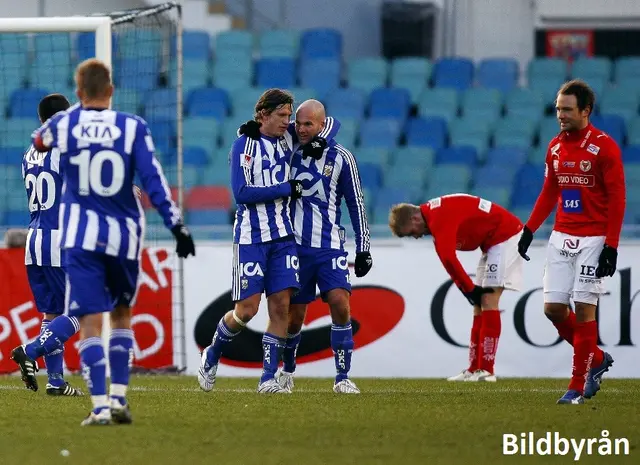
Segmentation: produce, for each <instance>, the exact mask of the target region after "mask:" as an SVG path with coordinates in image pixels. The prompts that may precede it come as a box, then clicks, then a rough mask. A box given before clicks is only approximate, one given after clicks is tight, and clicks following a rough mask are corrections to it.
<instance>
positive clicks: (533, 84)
mask: <svg viewBox="0 0 640 465" xmlns="http://www.w3.org/2000/svg"><path fill="white" fill-rule="evenodd" d="M564 82H565V80H564V79H553V78H544V77H543V78H540V77H535V78H531V79H530V80H529V89H531V91H533V92H535V93H536V94H538V95H540V97H541V98H542V103H543V105H544V106H546V107H555V102H556V96H557V95H558V89H560V87H561V86H562V84H564Z"/></svg>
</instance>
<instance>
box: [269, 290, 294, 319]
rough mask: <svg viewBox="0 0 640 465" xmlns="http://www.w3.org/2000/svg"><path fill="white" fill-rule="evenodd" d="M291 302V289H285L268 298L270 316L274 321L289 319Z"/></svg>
mask: <svg viewBox="0 0 640 465" xmlns="http://www.w3.org/2000/svg"><path fill="white" fill-rule="evenodd" d="M290 302H291V290H290V289H285V290H283V291H280V292H276V293H274V294H271V295H270V296H269V297H268V298H267V307H268V308H269V318H270V319H271V320H272V321H282V320H288V319H289V304H290Z"/></svg>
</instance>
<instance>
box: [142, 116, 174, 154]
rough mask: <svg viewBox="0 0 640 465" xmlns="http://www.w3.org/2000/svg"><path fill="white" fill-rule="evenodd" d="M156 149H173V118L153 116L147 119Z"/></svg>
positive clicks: (161, 150) (166, 150)
mask: <svg viewBox="0 0 640 465" xmlns="http://www.w3.org/2000/svg"><path fill="white" fill-rule="evenodd" d="M147 124H148V125H149V130H150V131H151V135H152V137H153V142H154V144H155V146H156V149H157V150H159V151H160V152H162V153H166V152H172V151H173V149H175V134H176V126H175V118H173V119H166V118H154V119H149V120H147Z"/></svg>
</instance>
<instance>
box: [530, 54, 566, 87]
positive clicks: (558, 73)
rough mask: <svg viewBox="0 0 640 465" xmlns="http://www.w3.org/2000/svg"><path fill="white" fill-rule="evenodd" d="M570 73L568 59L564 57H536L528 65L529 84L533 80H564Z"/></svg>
mask: <svg viewBox="0 0 640 465" xmlns="http://www.w3.org/2000/svg"><path fill="white" fill-rule="evenodd" d="M568 75H569V66H568V64H567V60H564V59H562V58H547V57H544V58H534V59H533V60H531V61H530V62H529V64H528V65H527V78H528V83H529V86H531V82H532V81H539V80H551V81H554V82H563V81H565V80H566V78H567V76H568Z"/></svg>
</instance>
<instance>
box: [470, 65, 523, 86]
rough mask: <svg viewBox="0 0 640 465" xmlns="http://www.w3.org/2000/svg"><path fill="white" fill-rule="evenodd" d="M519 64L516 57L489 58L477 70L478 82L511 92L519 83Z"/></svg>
mask: <svg viewBox="0 0 640 465" xmlns="http://www.w3.org/2000/svg"><path fill="white" fill-rule="evenodd" d="M518 75H519V65H518V62H517V61H516V60H515V59H514V58H487V59H484V60H482V61H481V62H480V65H479V66H478V69H477V72H476V79H477V81H478V84H479V85H480V86H482V87H485V88H487V89H496V90H499V91H500V92H504V93H506V92H509V91H511V90H512V89H513V88H514V87H515V86H516V85H517V84H518V77H519V76H518Z"/></svg>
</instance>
